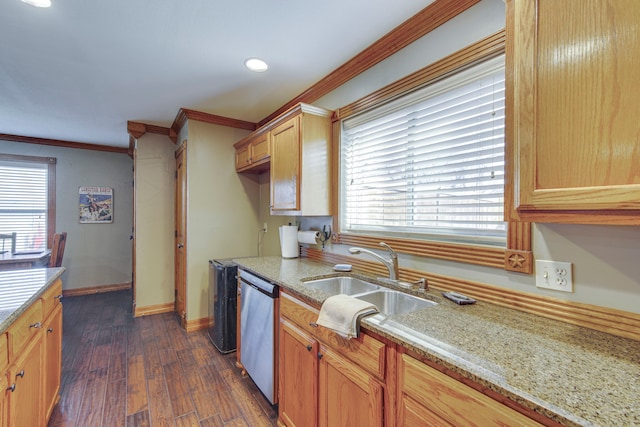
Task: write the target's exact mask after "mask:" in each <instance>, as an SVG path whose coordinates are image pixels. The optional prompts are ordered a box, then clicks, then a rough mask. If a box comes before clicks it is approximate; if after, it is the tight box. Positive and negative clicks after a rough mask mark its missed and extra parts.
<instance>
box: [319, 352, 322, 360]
mask: <svg viewBox="0 0 640 427" xmlns="http://www.w3.org/2000/svg"><path fill="white" fill-rule="evenodd" d="M320 359H322V353H320V352H318V360H320Z"/></svg>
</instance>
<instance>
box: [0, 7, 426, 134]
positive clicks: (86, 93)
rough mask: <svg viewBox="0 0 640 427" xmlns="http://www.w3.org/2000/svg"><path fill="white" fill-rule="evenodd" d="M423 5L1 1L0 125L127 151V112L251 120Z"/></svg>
mask: <svg viewBox="0 0 640 427" xmlns="http://www.w3.org/2000/svg"><path fill="white" fill-rule="evenodd" d="M432 1H433V0H400V1H391V0H347V1H345V0H323V1H311V0H226V1H224V2H223V1H219V0H218V1H216V0H153V1H152V0H106V1H99V0H52V3H53V5H52V6H51V7H50V8H48V9H41V8H35V7H33V6H29V5H27V4H26V3H23V2H21V1H20V0H0V2H1V3H0V4H1V6H0V10H1V12H0V133H5V134H12V135H22V136H31V137H40V138H51V139H61V140H67V141H74V142H82V143H90V144H101V145H111V146H119V147H127V146H128V145H129V137H128V134H127V129H126V128H127V120H134V121H141V122H144V123H148V124H156V125H161V126H166V127H169V126H171V124H172V122H173V120H174V118H175V117H176V114H177V112H178V110H179V108H181V107H185V108H190V109H194V110H199V111H204V112H208V113H212V114H217V115H221V116H225V117H231V118H235V119H241V120H248V121H253V122H257V121H259V120H261V119H263V118H265V117H266V116H267V115H269V114H270V113H272V112H274V111H275V110H276V109H278V108H279V107H280V106H282V105H283V104H285V103H286V102H287V101H289V100H291V99H292V98H294V97H295V96H296V95H298V94H300V93H301V92H302V91H304V90H305V89H307V88H309V87H310V86H311V85H313V84H314V83H316V82H317V81H318V80H320V79H321V78H323V77H324V76H326V75H327V74H329V73H330V72H331V71H333V70H335V69H336V68H338V67H339V66H340V65H342V64H343V63H345V62H346V61H348V60H349V59H351V58H352V57H353V56H355V55H356V54H358V53H359V52H361V51H362V50H363V49H365V48H366V47H368V46H369V45H370V44H372V43H373V42H375V41H376V40H378V39H379V38H380V37H382V36H383V35H385V34H386V33H388V32H389V31H391V30H392V29H393V28H395V27H396V26H398V25H399V24H401V23H402V22H404V21H405V20H407V19H408V18H410V17H411V16H413V15H414V14H415V13H417V12H418V11H420V10H422V9H423V8H425V7H426V6H427V5H428V4H430V3H431V2H432ZM251 56H257V57H260V58H263V59H264V60H266V61H267V62H268V63H269V65H270V69H269V70H268V71H267V72H265V73H261V74H257V73H252V72H250V71H248V70H246V69H245V68H244V64H243V62H244V60H245V59H246V58H247V57H251Z"/></svg>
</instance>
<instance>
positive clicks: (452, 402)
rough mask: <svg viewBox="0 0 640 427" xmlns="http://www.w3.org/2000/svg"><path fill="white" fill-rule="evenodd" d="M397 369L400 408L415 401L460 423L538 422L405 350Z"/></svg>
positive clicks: (514, 423) (439, 414) (528, 424)
mask: <svg viewBox="0 0 640 427" xmlns="http://www.w3.org/2000/svg"><path fill="white" fill-rule="evenodd" d="M398 373H399V382H400V384H399V386H400V392H401V394H403V396H401V399H403V400H406V401H403V404H402V410H404V411H407V410H408V409H410V407H411V406H412V405H413V406H415V405H416V404H419V405H421V406H423V407H424V408H426V409H428V411H429V412H431V413H433V414H435V415H436V416H437V417H440V418H442V419H443V420H447V421H449V422H453V423H454V424H455V425H461V426H467V425H468V426H475V425H505V426H506V425H508V426H511V425H513V426H515V425H517V426H540V425H541V424H539V423H537V422H536V421H534V420H532V419H530V418H528V417H527V416H525V415H523V414H521V413H519V412H517V411H515V410H513V409H511V408H509V407H508V406H505V405H503V404H502V403H500V402H498V401H496V400H493V399H492V398H490V397H489V396H487V395H485V394H482V393H480V392H479V391H477V390H475V389H473V388H471V387H469V386H466V385H465V384H462V383H461V382H459V381H457V380H455V379H453V378H451V377H449V376H448V375H445V374H443V373H442V372H440V371H438V370H436V369H434V368H432V367H430V366H427V365H425V364H424V363H422V362H420V361H419V360H416V359H414V358H413V357H411V356H408V355H406V354H402V355H400V358H399V364H398ZM405 396H408V397H409V398H410V399H406V398H405ZM412 401H414V402H415V403H413V404H412V403H411V402H412ZM409 412H411V413H417V411H416V410H411V411H409Z"/></svg>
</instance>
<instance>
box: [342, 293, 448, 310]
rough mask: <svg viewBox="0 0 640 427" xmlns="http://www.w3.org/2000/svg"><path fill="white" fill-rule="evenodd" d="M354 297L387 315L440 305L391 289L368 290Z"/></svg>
mask: <svg viewBox="0 0 640 427" xmlns="http://www.w3.org/2000/svg"><path fill="white" fill-rule="evenodd" d="M354 298H358V299H360V300H363V301H367V302H369V303H371V304H374V305H375V306H376V307H378V311H380V313H381V314H386V315H393V314H406V313H411V312H412V311H417V310H422V309H423V308H428V307H433V306H435V305H438V303H436V302H433V301H430V300H427V299H424V298H420V297H415V296H413V295H409V294H405V293H403V292H399V291H391V290H377V291H373V292H367V293H363V294H361V295H354Z"/></svg>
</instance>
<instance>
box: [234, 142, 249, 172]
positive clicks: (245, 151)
mask: <svg viewBox="0 0 640 427" xmlns="http://www.w3.org/2000/svg"><path fill="white" fill-rule="evenodd" d="M250 148H251V146H250V144H247V145H245V146H244V147H240V148H238V149H237V150H236V169H242V168H245V167H247V166H249V165H250V164H251V160H250V154H249V149H250Z"/></svg>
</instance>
